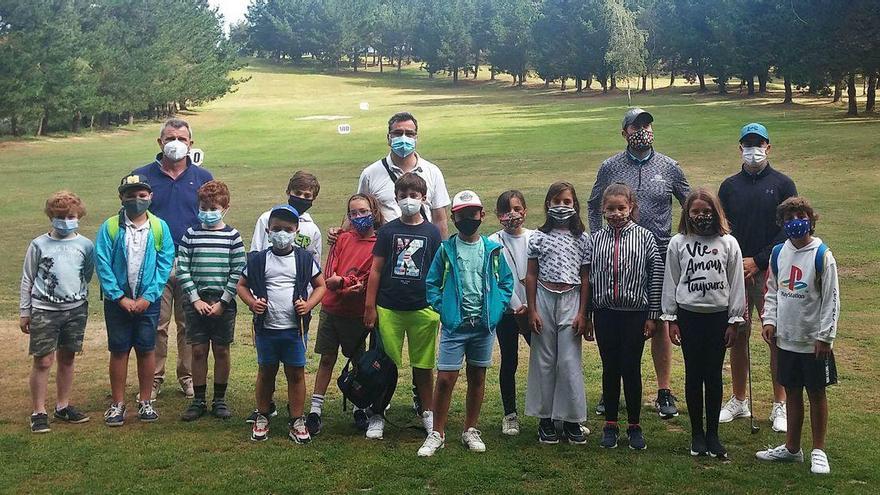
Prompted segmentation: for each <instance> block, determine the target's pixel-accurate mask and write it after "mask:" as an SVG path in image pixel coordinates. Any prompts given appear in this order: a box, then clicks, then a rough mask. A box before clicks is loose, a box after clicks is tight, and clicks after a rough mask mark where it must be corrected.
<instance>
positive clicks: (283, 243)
mask: <svg viewBox="0 0 880 495" xmlns="http://www.w3.org/2000/svg"><path fill="white" fill-rule="evenodd" d="M295 238H296V234H294V233H293V232H286V231H284V230H279V231H278V232H274V231H273V232H269V236H268V239H269V244H271V245H272V247H273V248H275V249H281V250H284V249H287V248H289V247H290V246H292V245H293V240H294V239H295Z"/></svg>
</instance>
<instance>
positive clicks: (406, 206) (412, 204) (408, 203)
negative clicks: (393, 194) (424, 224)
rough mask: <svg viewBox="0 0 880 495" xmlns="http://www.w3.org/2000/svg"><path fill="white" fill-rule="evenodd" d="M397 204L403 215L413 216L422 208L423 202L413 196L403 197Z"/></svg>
mask: <svg viewBox="0 0 880 495" xmlns="http://www.w3.org/2000/svg"><path fill="white" fill-rule="evenodd" d="M397 206H399V207H400V214H401V215H403V216H406V217H411V216H413V215H415V214H416V213H418V212H419V210H421V208H422V202H421V201H419V200H417V199H413V198H403V199H401V200H400V201H398V202H397Z"/></svg>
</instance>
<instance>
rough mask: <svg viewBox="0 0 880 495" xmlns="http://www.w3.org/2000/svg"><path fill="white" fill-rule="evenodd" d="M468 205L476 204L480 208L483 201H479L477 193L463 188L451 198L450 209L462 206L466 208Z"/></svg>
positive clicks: (453, 209)
mask: <svg viewBox="0 0 880 495" xmlns="http://www.w3.org/2000/svg"><path fill="white" fill-rule="evenodd" d="M469 206H478V207H480V208H482V207H483V203H482V202H481V201H480V197H479V196H477V193H475V192H473V191H470V190H468V189H465V190H464V191H461V192H460V193H458V194H456V195H455V197H454V198H452V211H458V210H460V209H462V208H467V207H469Z"/></svg>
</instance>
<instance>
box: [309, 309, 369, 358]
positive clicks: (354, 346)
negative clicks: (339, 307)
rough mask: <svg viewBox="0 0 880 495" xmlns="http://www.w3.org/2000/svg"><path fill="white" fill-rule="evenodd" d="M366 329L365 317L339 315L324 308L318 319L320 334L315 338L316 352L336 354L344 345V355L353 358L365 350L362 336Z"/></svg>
mask: <svg viewBox="0 0 880 495" xmlns="http://www.w3.org/2000/svg"><path fill="white" fill-rule="evenodd" d="M366 330H367V328H366V327H365V326H364V320H363V318H351V317H347V316H339V315H334V314H330V313H328V312H326V311H323V310H322V311H321V313H320V315H319V320H318V336H317V337H316V338H315V353H316V354H322V355H323V354H336V352H337V351H338V350H339V348H340V347H342V355H343V356H345V357H347V358H349V359H351V358H353V357H354V356H356V355H359V354H360V353H362V352H363V351H364V348H365V346H364V341H363V339H362V337H363V336H364V332H366Z"/></svg>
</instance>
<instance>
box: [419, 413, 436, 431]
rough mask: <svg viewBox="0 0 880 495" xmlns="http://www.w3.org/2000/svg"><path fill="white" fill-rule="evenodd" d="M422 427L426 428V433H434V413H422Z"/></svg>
mask: <svg viewBox="0 0 880 495" xmlns="http://www.w3.org/2000/svg"><path fill="white" fill-rule="evenodd" d="M422 426H423V427H424V428H425V433H431V432H432V431H434V412H433V411H422Z"/></svg>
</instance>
